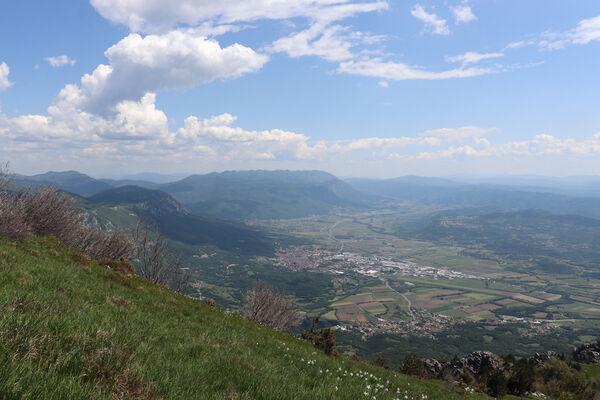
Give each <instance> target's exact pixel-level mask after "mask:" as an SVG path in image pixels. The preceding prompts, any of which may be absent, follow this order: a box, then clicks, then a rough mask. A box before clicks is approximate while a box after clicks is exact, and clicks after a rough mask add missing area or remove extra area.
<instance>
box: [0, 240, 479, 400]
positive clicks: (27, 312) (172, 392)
mask: <svg viewBox="0 0 600 400" xmlns="http://www.w3.org/2000/svg"><path fill="white" fill-rule="evenodd" d="M0 271H1V272H2V273H1V274H0V397H1V398H5V399H18V398H28V399H42V398H46V399H106V398H115V399H116V398H119V399H120V398H130V399H142V398H143V399H147V398H156V399H158V398H172V399H188V398H189V399H192V398H193V399H225V398H227V399H236V398H238V399H335V398H338V399H358V398H367V397H366V396H368V398H369V399H371V398H376V399H395V398H402V399H406V398H408V399H425V398H428V399H454V398H457V399H458V398H463V397H462V396H460V395H459V394H457V393H455V392H451V391H448V390H447V389H446V388H445V387H444V386H443V385H442V384H441V382H440V381H422V380H418V379H414V378H411V377H409V376H406V375H401V374H397V373H393V372H390V371H386V370H384V369H382V368H378V367H374V366H370V365H367V364H364V363H361V362H357V361H353V360H350V359H346V358H334V357H328V356H326V355H324V354H322V353H320V352H319V351H317V350H316V349H315V348H314V347H313V346H312V345H311V344H309V343H307V342H303V341H301V340H299V339H296V338H293V337H291V336H288V335H286V334H283V333H279V332H277V331H274V330H271V329H269V328H267V327H264V326H261V325H258V324H256V323H253V322H250V321H247V320H245V319H243V318H242V317H240V316H239V315H237V314H234V313H227V312H224V311H221V310H219V309H218V308H215V307H211V306H209V305H207V304H205V303H203V302H201V301H198V300H194V299H191V298H187V297H184V296H181V295H178V294H176V293H175V292H172V291H170V290H168V289H166V288H164V287H161V286H157V285H153V284H151V283H149V282H148V281H146V280H144V279H142V278H139V277H134V276H129V275H125V274H122V273H120V272H116V271H114V270H111V269H109V268H107V267H105V266H103V265H99V264H97V263H95V262H92V261H89V260H87V259H86V258H85V257H82V256H81V255H80V254H78V253H76V252H74V251H72V250H69V249H67V248H66V247H65V246H64V245H62V243H61V242H60V241H58V240H57V239H54V238H51V237H46V238H43V237H36V238H33V239H30V240H28V241H23V242H19V241H14V240H9V239H0ZM468 397H472V398H483V397H481V395H478V394H473V395H468Z"/></svg>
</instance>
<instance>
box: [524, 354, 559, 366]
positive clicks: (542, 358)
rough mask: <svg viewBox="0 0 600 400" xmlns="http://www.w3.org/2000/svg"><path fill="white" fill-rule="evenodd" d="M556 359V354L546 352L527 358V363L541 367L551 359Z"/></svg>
mask: <svg viewBox="0 0 600 400" xmlns="http://www.w3.org/2000/svg"><path fill="white" fill-rule="evenodd" d="M554 357H558V353H556V352H554V351H547V352H545V353H535V354H534V355H532V356H531V357H529V361H530V362H531V363H533V364H535V365H536V366H538V367H543V366H544V364H546V363H547V362H548V361H550V360H551V359H552V358H554Z"/></svg>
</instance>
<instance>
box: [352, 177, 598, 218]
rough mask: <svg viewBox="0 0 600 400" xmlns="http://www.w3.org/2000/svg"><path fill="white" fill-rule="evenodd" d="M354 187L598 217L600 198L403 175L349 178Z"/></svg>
mask: <svg viewBox="0 0 600 400" xmlns="http://www.w3.org/2000/svg"><path fill="white" fill-rule="evenodd" d="M348 182H349V183H350V184H351V185H352V186H353V187H354V188H355V189H357V190H359V191H362V192H365V193H370V194H372V195H376V196H383V197H387V198H388V199H393V200H402V201H411V202H417V203H421V204H425V205H428V206H434V207H440V208H466V207H492V208H498V209H506V210H528V209H540V210H545V211H549V212H552V213H557V214H574V215H583V216H588V217H594V218H600V197H576V196H573V195H566V194H557V193H553V192H551V191H549V190H541V189H540V191H537V192H536V191H533V190H525V189H524V188H522V187H519V186H505V185H502V186H500V185H491V184H468V183H463V182H456V181H453V180H450V179H442V178H424V177H417V176H405V177H400V178H394V179H381V180H377V179H349V180H348Z"/></svg>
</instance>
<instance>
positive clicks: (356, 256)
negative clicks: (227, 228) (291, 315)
mask: <svg viewBox="0 0 600 400" xmlns="http://www.w3.org/2000/svg"><path fill="white" fill-rule="evenodd" d="M422 213H423V210H412V209H410V208H404V209H403V208H399V209H395V210H380V211H371V212H366V213H355V214H341V215H337V216H329V217H313V218H304V219H298V220H278V221H269V222H267V223H263V224H262V225H263V226H264V227H267V228H268V229H271V230H274V231H277V232H281V233H284V232H285V233H287V234H293V235H296V236H298V237H301V238H305V239H307V240H311V241H312V242H313V243H318V245H315V244H313V245H310V246H293V247H290V248H288V249H287V250H285V249H284V250H282V251H280V252H279V253H278V258H277V265H278V266H279V267H280V268H282V269H286V270H294V271H305V272H312V273H320V274H324V276H329V279H330V280H331V282H332V283H333V284H334V286H335V287H336V288H337V290H336V294H335V296H333V298H331V301H330V302H329V303H328V304H327V305H326V306H325V307H323V308H321V309H320V311H319V312H318V313H317V314H314V313H312V314H311V313H310V312H309V315H313V314H314V316H319V317H320V318H321V319H322V320H326V321H329V322H328V323H330V324H333V325H336V326H337V327H338V330H339V331H340V333H341V337H342V338H343V339H342V340H346V341H348V342H352V343H353V345H354V348H356V347H361V348H362V349H363V351H370V350H372V349H368V348H367V347H368V346H367V345H366V344H365V343H369V342H370V341H373V340H380V338H381V337H382V336H383V337H389V338H390V339H391V340H403V339H402V338H405V339H406V340H408V339H407V337H409V336H410V337H413V338H415V337H416V338H421V339H422V340H448V338H447V337H448V335H450V336H451V334H450V332H452V331H457V330H462V329H463V327H467V326H477V327H481V328H483V329H485V330H486V331H487V332H489V334H487V335H482V338H483V340H484V343H487V344H490V345H492V346H493V345H494V344H497V345H499V344H500V343H502V344H503V346H505V348H504V349H503V350H501V351H504V352H516V353H519V352H521V353H523V354H524V353H525V352H527V351H529V352H533V351H535V349H534V347H535V346H533V347H530V350H524V349H526V348H527V346H526V345H523V343H519V345H517V344H516V343H515V344H514V346H512V348H511V342H510V341H509V336H510V334H509V333H507V332H512V331H513V330H514V329H516V331H514V332H518V334H519V335H520V336H521V337H531V338H533V337H536V338H537V340H538V342H539V341H542V342H543V341H544V340H545V339H544V338H545V337H550V336H554V337H556V338H558V339H557V341H556V342H553V344H552V346H553V348H554V349H556V350H557V351H562V352H567V351H568V349H569V348H570V346H571V345H574V344H577V343H579V342H582V341H584V340H586V339H589V337H588V336H591V337H594V333H593V332H594V329H597V328H598V327H599V326H600V298H599V296H600V280H598V279H596V278H595V277H593V275H590V273H591V272H593V271H592V270H591V269H590V268H588V267H587V265H588V264H589V263H588V264H586V263H581V266H580V265H578V264H577V263H576V261H573V260H570V259H568V258H566V257H560V258H559V257H549V256H548V254H547V253H544V254H541V252H538V253H536V251H537V249H536V247H535V246H532V249H531V253H527V252H525V251H523V252H521V253H513V254H511V256H510V257H508V256H507V255H506V254H503V252H502V251H499V250H498V249H491V250H490V249H489V248H488V247H486V246H482V245H481V243H478V242H477V240H475V239H474V240H472V243H470V244H468V243H466V242H467V241H466V240H464V241H463V242H462V243H459V242H458V241H455V242H452V241H449V240H447V241H445V242H440V241H438V240H425V239H424V238H422V237H419V236H420V235H414V237H415V238H411V237H408V235H406V234H403V233H402V232H400V233H399V232H398V229H397V227H398V226H400V225H402V224H403V223H405V224H406V225H408V226H410V224H413V225H412V226H413V227H414V223H415V220H418V219H419V218H422V215H423V214H422ZM564 229H567V228H564ZM421 236H422V235H421ZM532 240H534V239H532ZM559 245H560V243H558V244H557V246H559ZM588 254H589V253H588ZM541 257H544V262H545V263H546V264H541V263H540V262H539V260H540V259H541ZM577 261H579V260H577ZM553 263H554V264H560V265H569V266H570V269H569V273H568V274H567V273H561V272H562V271H560V270H556V271H555V270H551V268H550V269H549V268H548V267H547V266H548V265H554V264H553ZM573 271H575V273H573ZM565 272H566V271H565ZM361 278H369V279H370V280H369V283H368V284H367V285H358V281H359V280H360V279H361ZM347 289H348V290H347ZM506 335H508V336H506ZM353 337H362V338H363V342H362V343H359V342H356V341H355V340H354V339H352V338H353ZM365 340H366V342H365ZM513 342H514V340H513ZM521 342H522V341H521ZM375 347H376V346H375ZM391 347H393V345H392V346H391ZM351 348H353V346H349V347H348V349H351ZM388 350H389V349H388ZM473 350H474V349H473ZM381 354H388V357H389V356H390V355H389V354H390V353H389V351H388V353H385V352H383V353H381ZM391 357H394V356H391Z"/></svg>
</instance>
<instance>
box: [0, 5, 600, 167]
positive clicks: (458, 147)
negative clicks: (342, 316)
mask: <svg viewBox="0 0 600 400" xmlns="http://www.w3.org/2000/svg"><path fill="white" fill-rule="evenodd" d="M598 71H600V3H599V2H598V1H597V0H578V1H577V2H566V1H549V0H528V1H517V0H503V1H500V0H485V1H484V0H468V1H466V0H448V1H432V0H423V1H396V0H390V1H385V0H270V1H267V0H245V1H243V2H242V1H234V0H170V1H166V0H162V1H161V0H155V1H151V2H139V1H135V0H91V1H90V2H86V1H74V0H61V1H58V2H46V1H39V0H38V1H32V0H22V1H19V2H4V4H2V5H1V6H0V109H1V111H0V160H10V161H11V166H12V169H13V170H15V171H17V172H23V173H37V172H43V171H46V170H66V169H77V170H80V171H83V172H87V173H90V174H92V175H96V176H98V175H114V174H120V173H135V172H141V171H162V172H167V173H174V172H186V173H200V172H209V171H214V170H218V171H219V170H227V169H250V168H252V169H254V168H261V169H277V168H286V169H324V170H327V171H330V172H333V173H335V174H338V175H342V176H379V177H389V176H398V175H405V174H419V175H440V176H442V175H453V174H546V175H589V174H597V171H598V170H599V167H600V157H599V156H600V107H599V104H600V78H599V76H600V74H599V73H598Z"/></svg>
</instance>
